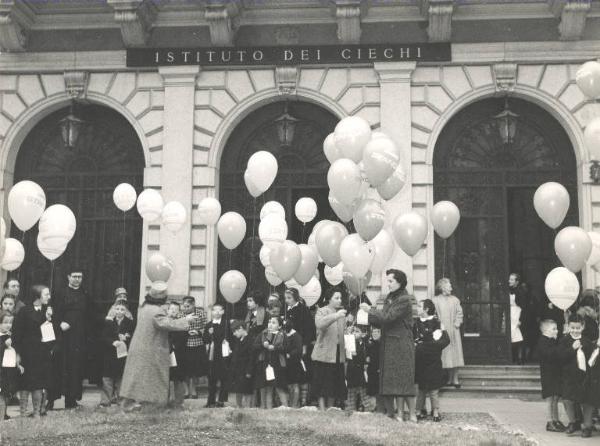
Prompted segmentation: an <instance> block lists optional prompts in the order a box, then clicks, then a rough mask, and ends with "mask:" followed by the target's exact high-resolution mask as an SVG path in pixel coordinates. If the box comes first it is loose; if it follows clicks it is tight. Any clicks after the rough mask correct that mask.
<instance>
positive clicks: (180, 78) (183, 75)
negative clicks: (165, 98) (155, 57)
mask: <svg viewBox="0 0 600 446" xmlns="http://www.w3.org/2000/svg"><path fill="white" fill-rule="evenodd" d="M158 73H159V74H160V75H161V76H162V79H163V85H164V86H165V87H185V86H190V85H194V84H195V83H196V78H197V77H198V75H199V74H200V67H199V66H198V65H184V66H178V67H159V68H158Z"/></svg>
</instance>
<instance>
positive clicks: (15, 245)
mask: <svg viewBox="0 0 600 446" xmlns="http://www.w3.org/2000/svg"><path fill="white" fill-rule="evenodd" d="M23 259H25V249H24V248H23V245H22V244H21V242H20V241H18V240H16V239H14V238H7V239H6V240H5V248H4V255H3V256H2V262H0V266H1V267H2V269H4V270H6V271H14V270H16V269H17V268H18V267H19V266H21V263H23Z"/></svg>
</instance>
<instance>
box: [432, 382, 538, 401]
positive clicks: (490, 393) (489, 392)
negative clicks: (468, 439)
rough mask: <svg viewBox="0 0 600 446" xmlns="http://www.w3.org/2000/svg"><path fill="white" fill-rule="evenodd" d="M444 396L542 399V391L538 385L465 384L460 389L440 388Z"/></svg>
mask: <svg viewBox="0 0 600 446" xmlns="http://www.w3.org/2000/svg"><path fill="white" fill-rule="evenodd" d="M440 392H441V394H442V395H443V396H448V397H464V398H489V397H498V398H520V399H528V400H540V399H541V398H542V397H541V391H540V387H538V386H523V387H518V388H515V387H505V386H477V385H463V386H462V387H461V388H460V389H455V388H453V387H444V388H442V389H441V390H440Z"/></svg>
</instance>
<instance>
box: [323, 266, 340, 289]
mask: <svg viewBox="0 0 600 446" xmlns="http://www.w3.org/2000/svg"><path fill="white" fill-rule="evenodd" d="M324 273H325V280H327V282H329V283H330V284H332V285H333V286H336V285H339V284H340V283H342V282H343V281H344V262H340V263H338V264H337V265H335V266H334V267H331V266H329V265H325V271H324Z"/></svg>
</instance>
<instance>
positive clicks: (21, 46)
mask: <svg viewBox="0 0 600 446" xmlns="http://www.w3.org/2000/svg"><path fill="white" fill-rule="evenodd" d="M33 16H34V14H33V13H32V11H31V10H30V9H29V8H28V7H27V6H26V5H25V3H24V2H22V1H14V0H2V1H1V2H0V49H2V50H4V51H15V52H16V51H25V48H26V46H27V31H28V29H29V28H30V27H31V25H32V23H33Z"/></svg>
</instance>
